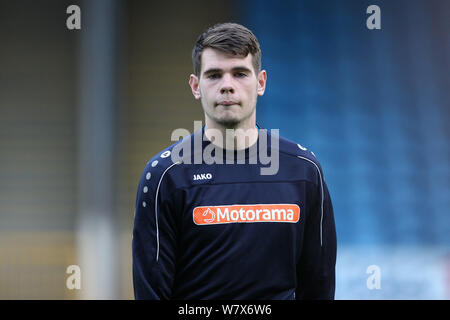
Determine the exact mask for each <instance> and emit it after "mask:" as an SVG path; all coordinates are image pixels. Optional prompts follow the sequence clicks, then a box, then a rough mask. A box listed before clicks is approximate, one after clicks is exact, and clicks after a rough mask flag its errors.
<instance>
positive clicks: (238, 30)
mask: <svg viewBox="0 0 450 320" xmlns="http://www.w3.org/2000/svg"><path fill="white" fill-rule="evenodd" d="M205 48H212V49H217V50H220V51H222V52H225V53H230V54H234V55H237V56H242V57H246V56H247V55H248V54H249V53H251V54H252V56H253V57H252V58H253V59H252V63H253V68H254V69H255V72H256V74H258V73H259V71H260V70H261V49H260V47H259V43H258V39H256V37H255V35H254V34H253V32H251V31H250V30H249V29H247V28H246V27H244V26H242V25H240V24H237V23H231V22H227V23H219V24H216V25H214V26H212V27H210V28H208V29H207V30H206V31H204V32H203V33H202V34H201V35H200V36H199V37H198V39H197V42H196V43H195V45H194V49H193V50H192V64H193V65H194V73H195V75H196V76H197V77H199V76H200V72H201V65H202V57H201V56H202V52H203V50H204V49H205Z"/></svg>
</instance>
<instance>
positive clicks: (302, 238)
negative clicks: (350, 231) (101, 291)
mask: <svg viewBox="0 0 450 320" xmlns="http://www.w3.org/2000/svg"><path fill="white" fill-rule="evenodd" d="M265 132H267V130H264V129H261V130H259V137H258V141H257V143H255V144H254V145H253V146H251V147H250V148H248V149H245V150H241V151H240V152H236V151H234V152H233V151H232V152H230V151H229V150H228V152H227V151H225V150H222V149H220V148H217V147H215V145H214V144H212V143H211V142H210V141H208V140H207V139H206V138H205V136H204V128H203V129H202V130H198V131H196V132H194V133H193V134H192V135H190V136H188V137H187V138H185V139H183V140H180V141H179V142H177V143H175V144H173V145H172V146H170V147H168V148H166V149H165V150H163V151H161V152H160V153H158V154H157V155H156V156H154V157H153V158H152V159H150V161H148V163H147V165H146V166H145V169H144V171H143V173H142V176H141V179H140V182H139V186H138V191H137V198H136V210H135V217H134V229H133V240H132V252H133V253H132V254H133V284H134V294H135V298H136V299H183V300H186V299H239V300H243V299H279V300H281V299H283V300H284V299H334V292H335V263H336V231H335V223H334V215H333V207H332V203H331V199H330V195H329V192H328V189H327V185H326V183H325V180H324V177H323V172H322V169H321V166H320V164H319V162H318V161H317V159H316V157H315V155H314V154H313V153H312V152H311V151H308V150H307V149H305V148H303V147H302V146H301V145H299V144H296V143H294V142H291V141H289V140H287V139H284V138H282V137H279V136H278V135H274V134H272V133H271V132H267V135H265ZM266 137H267V139H265V138H266ZM276 138H279V139H278V140H274V139H276ZM263 141H267V146H268V147H267V148H265V147H264V145H263V144H262V142H263ZM274 141H275V142H274ZM196 143H197V144H196ZM200 145H201V148H196V149H194V146H200ZM263 151H264V152H265V154H264V152H263ZM267 154H268V155H270V156H273V159H272V160H271V163H269V162H268V160H267V159H268V158H267V157H265V155H267ZM175 155H179V156H175ZM208 155H209V156H208ZM275 155H277V157H278V159H277V160H274V159H276V157H275ZM199 159H201V161H200V162H201V163H199ZM221 160H223V161H221ZM275 161H277V162H278V163H275ZM220 162H222V163H220ZM232 162H233V163H232ZM277 165H278V168H277ZM270 166H271V167H272V168H271V170H269V167H270ZM264 168H265V169H266V171H265V174H262V172H264V171H261V170H262V169H264ZM275 169H277V170H275ZM268 172H269V174H268Z"/></svg>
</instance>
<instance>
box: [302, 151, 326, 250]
mask: <svg viewBox="0 0 450 320" xmlns="http://www.w3.org/2000/svg"><path fill="white" fill-rule="evenodd" d="M297 157H298V158H300V159H303V160H306V161H309V162H311V163H312V164H313V165H314V166H315V167H316V169H317V171H318V172H319V177H320V194H321V197H322V201H321V203H320V247H322V221H323V182H322V174H321V173H320V169H319V167H318V166H317V164H316V163H315V162H314V161H312V160H310V159H308V158H305V157H302V156H297Z"/></svg>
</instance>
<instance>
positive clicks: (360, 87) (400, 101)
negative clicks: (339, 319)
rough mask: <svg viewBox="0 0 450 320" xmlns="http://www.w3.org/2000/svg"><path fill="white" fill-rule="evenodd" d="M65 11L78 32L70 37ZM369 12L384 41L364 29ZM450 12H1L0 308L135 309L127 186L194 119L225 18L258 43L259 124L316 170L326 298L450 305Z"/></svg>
mask: <svg viewBox="0 0 450 320" xmlns="http://www.w3.org/2000/svg"><path fill="white" fill-rule="evenodd" d="M71 4H77V5H79V6H80V8H81V30H68V29H67V28H66V19H67V17H68V16H69V14H67V13H66V8H67V7H68V6H69V5H71ZM372 4H376V5H378V6H380V8H381V27H382V29H381V30H368V29H367V28H366V19H367V17H368V16H369V15H368V14H366V8H367V7H368V6H369V5H372ZM449 12H450V1H445V0H432V1H425V0H420V1H419V0H411V1H406V0H396V1H363V0H361V1H356V0H354V1H320V2H318V1H279V2H277V1H262V0H259V1H257V0H248V1H205V0H202V1H196V2H195V5H192V4H189V3H188V2H178V1H160V2H151V1H137V0H134V1H128V2H125V1H118V0H110V1H106V0H96V1H85V2H83V1H65V0H61V1H57V0H42V1H24V0H20V1H7V0H1V1H0V70H1V71H0V108H1V109H0V299H111V298H112V299H132V298H133V291H132V278H131V249H130V245H131V229H132V223H133V212H134V201H135V195H136V188H137V182H138V179H139V176H140V174H141V172H142V169H143V167H144V166H145V164H146V162H147V161H148V159H149V158H150V157H151V156H152V155H154V154H155V153H157V152H159V151H160V150H161V149H162V148H164V147H166V146H167V145H169V144H171V143H172V142H171V141H170V136H171V132H172V131H173V130H174V129H176V128H186V129H188V130H190V131H192V130H193V121H194V120H201V119H203V115H202V112H201V107H200V105H199V104H198V103H197V102H196V101H195V100H194V99H193V98H192V95H191V92H190V88H189V86H188V82H187V81H188V76H189V74H190V73H191V70H192V65H191V60H190V54H191V50H192V46H193V44H194V41H195V40H196V37H197V36H198V34H199V33H200V32H201V31H203V30H204V29H205V28H206V27H207V26H210V25H212V24H215V23H217V22H225V21H234V22H239V23H242V24H244V25H246V26H247V27H249V28H250V29H251V30H253V31H254V33H255V34H256V36H257V37H258V39H259V41H260V44H261V48H262V52H263V62H262V64H263V68H265V69H266V70H267V72H268V84H267V90H266V94H265V95H264V96H263V97H260V98H259V101H258V108H257V115H258V123H259V124H260V125H261V126H262V127H266V128H280V134H281V135H283V136H285V137H287V138H289V139H291V140H294V141H296V142H298V143H301V144H302V145H304V146H305V147H307V148H310V149H311V150H312V151H314V153H315V154H316V155H317V157H318V159H319V161H320V162H321V164H322V167H323V170H324V174H325V178H326V181H327V184H328V186H329V189H330V192H331V196H332V199H333V204H334V211H335V219H336V226H337V233H338V260H337V269H336V270H337V286H336V298H337V299H449V298H450V247H449V244H450V232H449V231H450V230H449V226H450V215H449V213H450V212H449V206H450V197H449V194H450V167H449V157H450V150H449V143H448V142H449V138H450V128H449V125H448V121H449V119H450V117H449V116H450V85H449V75H448V74H449V70H450V62H449V60H450V38H449V34H450V25H449V21H448V13H449ZM69 265H78V266H80V268H81V289H80V290H76V289H75V290H69V289H68V288H67V287H66V280H67V278H68V277H69V274H66V268H67V267H68V266H69ZM370 265H376V266H378V267H379V268H380V271H381V288H380V289H379V290H376V289H374V290H369V289H368V287H367V283H366V281H367V279H368V277H369V276H370V274H368V273H366V270H367V268H368V266H370Z"/></svg>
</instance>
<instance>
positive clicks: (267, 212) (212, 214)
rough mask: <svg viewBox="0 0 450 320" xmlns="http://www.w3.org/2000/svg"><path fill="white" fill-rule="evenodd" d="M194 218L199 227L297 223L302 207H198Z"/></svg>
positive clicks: (277, 205)
mask: <svg viewBox="0 0 450 320" xmlns="http://www.w3.org/2000/svg"><path fill="white" fill-rule="evenodd" d="M192 218H193V220H194V223H195V224H197V225H208V224H223V223H253V222H287V223H296V222H298V221H299V219H300V207H299V206H298V205H296V204H251V205H248V204H243V205H239V204H236V205H229V206H203V207H196V208H194V210H193V212H192Z"/></svg>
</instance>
